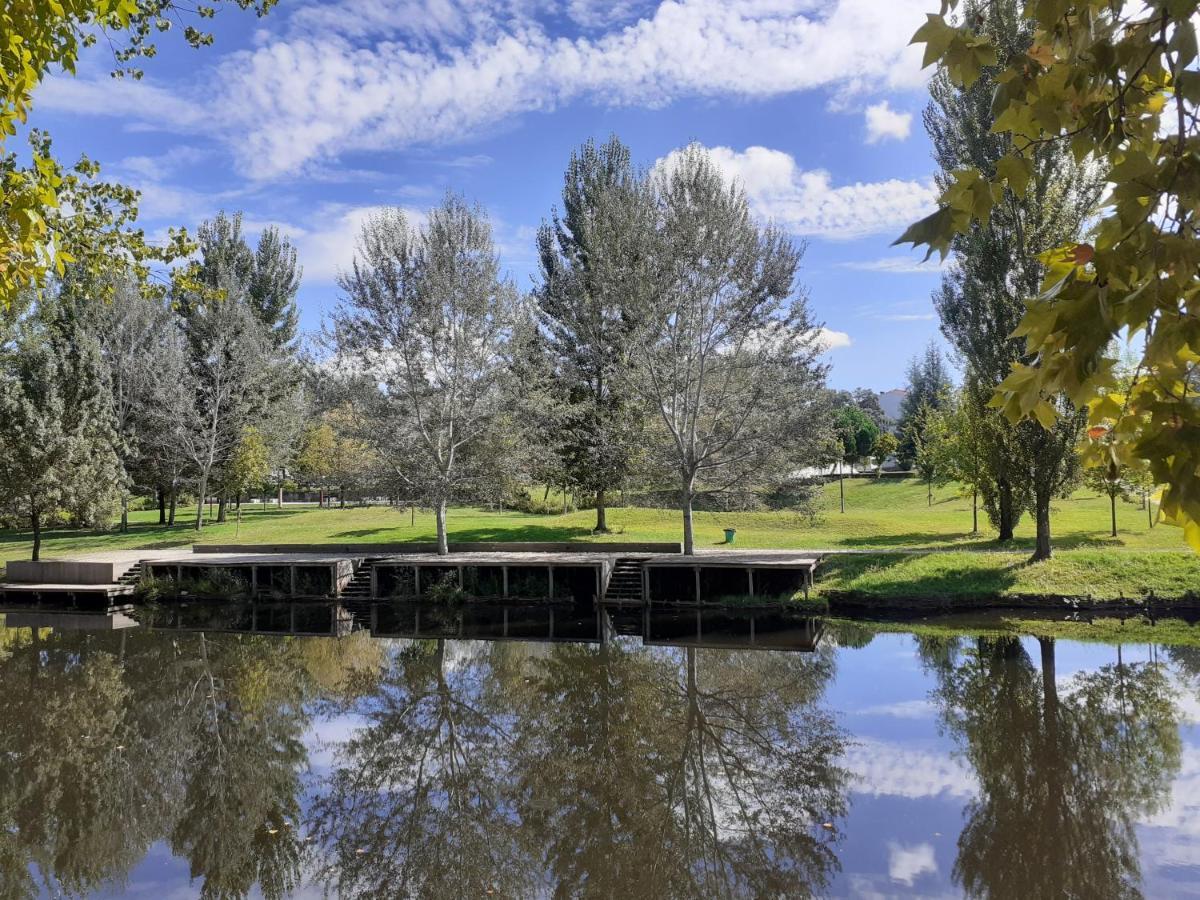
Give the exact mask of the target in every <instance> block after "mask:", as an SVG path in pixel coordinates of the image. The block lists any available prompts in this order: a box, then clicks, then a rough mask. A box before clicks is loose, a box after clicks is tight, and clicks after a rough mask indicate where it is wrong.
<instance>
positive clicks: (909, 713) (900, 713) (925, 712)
mask: <svg viewBox="0 0 1200 900" xmlns="http://www.w3.org/2000/svg"><path fill="white" fill-rule="evenodd" d="M935 713H936V709H935V708H934V705H933V704H932V703H930V702H929V701H928V700H903V701H900V702H898V703H881V704H878V705H876V706H868V707H865V708H863V709H860V710H858V714H859V715H863V716H889V717H891V718H894V719H932V718H933V717H934V715H935Z"/></svg>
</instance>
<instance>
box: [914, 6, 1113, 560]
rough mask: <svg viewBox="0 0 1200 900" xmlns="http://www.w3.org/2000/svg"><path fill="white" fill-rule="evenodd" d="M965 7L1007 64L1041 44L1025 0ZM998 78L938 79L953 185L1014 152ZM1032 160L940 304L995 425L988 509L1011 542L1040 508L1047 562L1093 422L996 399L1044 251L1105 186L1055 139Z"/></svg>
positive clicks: (1019, 349) (964, 255) (1021, 354)
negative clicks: (1058, 501)
mask: <svg viewBox="0 0 1200 900" xmlns="http://www.w3.org/2000/svg"><path fill="white" fill-rule="evenodd" d="M962 12H963V15H965V16H968V17H971V18H972V19H973V20H974V21H976V22H977V23H978V26H979V28H980V29H982V30H983V31H984V32H986V33H987V34H988V35H989V37H990V38H991V40H992V44H993V46H994V47H995V48H996V51H997V54H998V59H997V64H998V65H999V66H1003V65H1005V64H1006V63H1007V61H1008V60H1009V59H1010V58H1013V57H1014V56H1018V55H1021V54H1024V53H1025V52H1026V51H1027V50H1028V48H1029V47H1030V45H1031V43H1032V40H1033V31H1032V26H1031V25H1030V23H1029V21H1028V20H1027V19H1025V18H1024V16H1023V14H1022V4H1021V3H1020V0H989V2H983V0H969V2H967V3H965V4H964V6H963V10H962ZM996 72H997V69H996V68H995V67H988V68H985V69H984V70H983V72H982V74H981V76H980V77H979V79H978V80H976V81H975V82H974V83H972V84H971V85H970V86H968V87H964V86H962V85H957V84H955V83H953V82H952V81H951V79H950V77H949V75H948V73H947V71H946V70H945V69H941V70H939V72H938V73H937V74H936V75H935V76H934V78H933V80H932V82H931V85H930V93H931V95H932V102H931V103H930V105H929V107H928V108H927V109H926V112H925V117H924V118H925V127H926V130H927V131H928V132H929V136H930V139H931V141H932V142H933V147H934V158H935V160H936V161H937V163H938V165H939V167H940V168H941V170H942V171H941V174H940V175H939V176H938V180H939V184H940V185H941V186H942V187H943V188H944V187H945V186H946V185H948V184H949V183H950V182H951V181H952V179H953V173H954V172H956V171H958V170H960V169H962V168H964V167H966V166H973V167H976V168H978V169H980V170H981V171H984V172H987V173H989V174H994V173H995V171H996V166H997V165H998V164H999V162H1000V160H1001V159H1003V158H1004V157H1005V156H1006V154H1008V152H1009V151H1010V149H1011V145H1012V138H1011V136H1010V135H1007V134H995V133H993V131H992V126H993V123H994V118H993V115H992V100H993V96H994V94H995V92H996V81H995V75H996ZM1030 161H1031V169H1030V172H1029V178H1028V181H1027V183H1026V184H1025V185H1024V189H1023V190H1022V191H1020V192H1019V193H1018V192H1017V191H1015V190H1013V189H1011V188H1009V189H1006V190H1005V191H1004V197H1003V199H1002V202H1000V203H998V204H997V205H996V207H995V208H994V209H993V210H992V215H991V217H990V218H989V219H988V220H987V222H977V223H975V224H973V225H972V226H971V227H970V228H968V229H966V230H964V231H963V232H962V233H961V234H959V235H958V236H957V237H955V239H954V241H953V244H952V249H953V251H954V262H953V264H952V265H951V266H950V268H949V271H947V273H946V274H945V275H944V276H943V279H942V285H941V288H940V289H939V290H938V291H937V292H935V293H934V298H933V299H934V305H935V307H936V308H937V311H938V315H939V317H940V319H941V324H942V333H943V334H944V335H945V337H946V339H947V341H949V342H950V344H951V346H952V347H953V348H954V350H955V352H956V353H957V354H958V355H959V356H960V357H961V358H962V360H963V362H964V364H965V370H966V379H967V388H966V396H965V397H964V402H965V403H969V404H972V405H973V406H974V408H975V415H976V416H977V417H978V418H980V419H982V420H983V422H982V425H983V427H982V428H981V430H980V436H981V438H982V451H983V456H984V458H985V459H987V461H988V469H989V476H990V477H988V478H986V479H984V480H983V483H982V484H981V486H980V487H981V491H982V494H983V499H984V507H985V509H986V510H987V512H988V516H989V518H990V520H991V521H992V523H993V525H995V526H996V528H997V529H998V531H999V537H1000V540H1002V541H1007V540H1010V539H1011V538H1012V536H1013V530H1014V529H1015V527H1016V525H1017V522H1018V521H1019V519H1020V515H1021V511H1022V509H1025V508H1028V509H1029V510H1030V512H1031V513H1033V515H1034V518H1035V521H1036V523H1037V549H1036V552H1035V558H1039V559H1041V558H1045V557H1047V556H1049V555H1050V549H1051V548H1050V501H1051V500H1052V499H1053V498H1054V497H1055V496H1057V495H1058V494H1060V493H1062V492H1064V491H1066V490H1068V489H1069V488H1070V487H1071V486H1072V485H1073V483H1074V481H1075V476H1076V473H1077V466H1076V459H1075V446H1076V444H1077V443H1078V440H1079V435H1080V431H1081V429H1082V426H1083V417H1082V415H1081V413H1080V412H1079V411H1077V410H1076V409H1075V407H1074V406H1073V405H1072V404H1071V403H1070V402H1069V401H1067V400H1066V399H1065V398H1064V397H1061V396H1060V397H1056V398H1049V399H1048V402H1047V409H1046V410H1045V411H1044V412H1045V414H1044V415H1043V416H1042V419H1043V420H1044V423H1045V425H1046V426H1047V427H1043V426H1042V425H1041V424H1039V423H1038V422H1035V421H1025V422H1021V423H1018V424H1016V425H1011V424H1009V423H1008V422H1007V421H1006V420H1004V419H1003V417H1002V416H1001V415H1000V413H999V412H998V411H995V410H990V409H988V408H987V406H986V404H987V403H988V402H989V401H990V398H991V395H992V392H993V391H995V389H996V388H997V387H998V386H999V385H1000V383H1001V382H1002V381H1003V380H1004V379H1005V378H1007V377H1008V375H1009V374H1010V373H1011V372H1012V370H1013V367H1014V366H1015V365H1018V364H1028V363H1029V362H1031V357H1030V355H1029V353H1028V351H1027V349H1026V346H1025V341H1024V339H1023V338H1020V337H1013V334H1014V332H1015V331H1016V329H1017V326H1018V325H1019V324H1020V322H1021V318H1022V316H1023V315H1024V313H1025V304H1024V301H1025V300H1026V299H1027V298H1029V297H1032V296H1034V295H1035V294H1036V293H1037V290H1038V285H1039V284H1040V282H1041V280H1042V278H1043V276H1044V266H1043V265H1042V263H1041V262H1040V261H1039V260H1038V258H1037V257H1038V254H1040V253H1042V252H1044V251H1046V250H1049V249H1051V248H1052V247H1055V246H1057V245H1058V244H1060V243H1061V242H1063V241H1064V240H1072V239H1075V238H1077V237H1078V236H1079V234H1080V232H1081V231H1082V229H1083V227H1084V223H1085V221H1086V219H1087V217H1088V216H1089V215H1090V214H1091V212H1092V211H1093V210H1094V209H1095V205H1096V201H1097V199H1098V196H1099V191H1100V187H1101V179H1100V178H1099V177H1098V176H1097V170H1096V168H1095V167H1094V166H1092V165H1089V164H1087V163H1077V162H1076V161H1075V159H1074V158H1073V157H1072V156H1071V155H1070V153H1069V152H1068V150H1067V149H1066V148H1064V147H1059V146H1056V145H1053V144H1048V145H1047V146H1045V147H1044V148H1041V149H1039V150H1037V151H1034V152H1032V154H1031V157H1030ZM1055 412H1057V413H1059V415H1058V416H1055V415H1054V413H1055Z"/></svg>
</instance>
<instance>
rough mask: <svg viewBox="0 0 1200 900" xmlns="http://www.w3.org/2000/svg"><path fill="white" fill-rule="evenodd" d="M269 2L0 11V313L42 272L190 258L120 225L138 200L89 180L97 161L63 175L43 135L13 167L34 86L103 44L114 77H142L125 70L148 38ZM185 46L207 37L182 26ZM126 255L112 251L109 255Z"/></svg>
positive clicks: (25, 6) (46, 5)
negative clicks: (26, 160) (11, 142)
mask: <svg viewBox="0 0 1200 900" xmlns="http://www.w3.org/2000/svg"><path fill="white" fill-rule="evenodd" d="M274 2H275V0H211V2H210V3H208V4H203V5H200V6H196V7H194V8H191V9H189V8H187V7H185V6H181V5H179V4H178V3H176V2H175V0H28V2H17V3H5V4H4V5H3V6H0V185H2V189H0V312H3V311H4V310H5V309H8V308H12V307H13V306H15V305H16V304H17V301H18V299H19V298H20V297H21V295H22V293H23V292H25V291H27V290H28V289H29V288H31V287H33V288H36V287H41V286H42V285H43V284H44V283H45V279H46V276H47V273H48V272H51V271H54V270H57V271H58V274H60V275H61V274H62V266H64V265H65V264H67V263H70V262H72V261H78V262H80V263H82V264H84V265H85V266H86V267H88V268H92V267H93V264H96V265H98V264H99V263H102V262H103V261H104V260H105V259H106V257H107V258H110V259H111V258H113V257H128V258H131V259H132V260H133V262H134V264H135V265H139V266H140V265H143V264H144V263H145V262H146V261H149V260H167V261H169V260H173V259H177V258H180V257H182V256H185V255H186V254H187V252H188V248H187V239H186V235H185V234H183V233H182V232H180V233H173V234H172V236H171V239H170V241H169V242H168V245H167V246H166V247H164V248H155V247H153V246H150V245H147V244H146V243H145V241H144V239H143V235H142V234H141V232H140V231H135V230H133V229H129V228H126V227H125V225H126V223H127V222H129V221H132V219H133V218H134V217H136V214H137V210H136V200H137V193H136V192H135V191H131V190H129V189H128V188H123V187H121V186H119V185H106V184H102V183H98V182H96V181H95V177H96V175H97V173H98V171H99V169H98V167H97V166H96V164H95V163H93V162H91V161H90V160H88V159H87V158H86V157H84V158H82V159H81V160H80V161H79V163H77V164H76V166H75V167H74V168H73V169H72V170H70V171H65V170H64V168H63V167H62V166H61V165H60V164H59V163H58V162H57V161H56V160H55V159H54V156H53V155H52V154H51V152H50V139H49V137H48V136H46V135H44V134H41V133H39V132H37V131H36V130H35V131H33V132H31V135H30V140H31V144H32V146H31V151H32V152H31V162H30V164H29V165H28V166H21V165H19V164H18V162H17V157H16V154H15V153H13V152H8V148H7V141H8V138H10V137H11V136H13V135H15V134H16V133H17V126H18V125H19V124H23V123H25V122H27V121H28V118H29V113H30V111H31V106H32V103H33V93H34V90H35V88H36V87H37V86H38V84H39V83H41V81H42V79H43V78H44V77H45V76H46V74H47V73H48V72H51V71H52V70H53V69H55V68H60V69H62V70H63V71H65V72H67V73H70V74H74V72H75V64H76V62H77V61H78V59H79V54H80V51H81V49H82V48H84V47H88V46H91V45H92V44H95V43H96V42H97V38H98V37H104V38H105V40H106V41H107V42H108V44H109V46H110V47H111V48H112V51H113V56H114V61H115V63H116V70H115V71H114V72H113V74H114V76H117V77H124V76H126V75H128V76H130V77H133V78H140V77H141V75H142V73H141V70H140V69H136V68H133V67H132V66H131V65H129V63H130V62H131V61H133V60H136V59H138V58H150V57H153V56H154V55H155V53H156V50H157V47H156V45H155V43H154V40H153V37H154V35H155V34H157V33H159V32H165V31H168V30H170V29H171V27H172V26H173V24H174V23H176V22H181V21H183V16H188V15H195V16H197V17H198V18H199V19H200V20H207V19H211V18H212V17H213V16H214V15H215V14H216V11H217V8H218V6H219V5H221V4H229V3H236V5H237V6H239V7H241V8H242V9H253V10H255V11H256V12H257V13H258V14H259V15H263V14H265V13H266V11H267V10H268V9H269V8H270V7H271V6H273V5H274ZM183 32H184V39H185V40H186V41H187V42H188V44H190V45H191V46H193V47H200V46H204V45H206V44H210V43H211V42H212V35H211V34H210V33H208V32H206V31H204V30H201V29H199V28H196V27H195V26H193V25H187V26H185V27H184V29H183ZM118 248H119V249H120V250H122V251H124V252H112V251H113V250H114V249H118Z"/></svg>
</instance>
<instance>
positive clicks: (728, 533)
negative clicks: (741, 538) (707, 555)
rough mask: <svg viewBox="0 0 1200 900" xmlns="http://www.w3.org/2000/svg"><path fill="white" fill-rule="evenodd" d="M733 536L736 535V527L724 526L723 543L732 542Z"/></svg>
mask: <svg viewBox="0 0 1200 900" xmlns="http://www.w3.org/2000/svg"><path fill="white" fill-rule="evenodd" d="M735 537H737V529H736V528H726V529H725V543H727V544H732V543H733V539H734V538H735Z"/></svg>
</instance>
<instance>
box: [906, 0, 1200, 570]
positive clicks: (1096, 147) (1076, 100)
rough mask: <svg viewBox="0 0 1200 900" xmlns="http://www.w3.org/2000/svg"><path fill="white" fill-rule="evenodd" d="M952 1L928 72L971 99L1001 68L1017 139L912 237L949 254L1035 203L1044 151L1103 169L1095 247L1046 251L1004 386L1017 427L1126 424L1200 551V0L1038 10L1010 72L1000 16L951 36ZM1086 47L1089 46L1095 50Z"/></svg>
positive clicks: (938, 20) (997, 127)
mask: <svg viewBox="0 0 1200 900" xmlns="http://www.w3.org/2000/svg"><path fill="white" fill-rule="evenodd" d="M957 5H958V4H957V3H956V2H948V3H944V4H943V5H942V9H941V12H940V14H933V15H931V16H930V17H929V19H928V21H927V22H926V24H925V25H924V26H922V28H921V29H920V30H919V31H918V32H917V34H916V35H915V37H914V40H915V41H917V42H920V43H924V44H925V47H926V50H925V63H926V64H927V65H928V64H930V63H934V62H944V63H945V64H946V67H947V71H948V72H949V73H950V76H951V78H952V79H953V80H954V82H955V83H957V84H961V85H964V86H967V87H969V86H970V85H971V84H973V83H974V82H975V81H976V80H977V79H978V77H979V75H980V72H981V70H982V69H983V68H984V67H986V66H992V65H996V64H999V71H998V72H997V74H996V76H995V82H996V84H997V90H996V92H995V97H994V102H993V106H992V109H993V110H994V113H995V122H994V125H993V126H992V128H993V130H994V131H995V132H996V133H997V134H998V135H1001V136H1004V137H1006V138H1007V139H1009V140H1011V150H1010V151H1009V152H1008V153H1006V154H1005V156H1004V157H1003V158H1002V159H1001V160H1000V161H999V162H998V163H997V164H996V166H995V167H994V168H990V169H985V168H982V167H980V166H977V165H968V166H965V167H963V168H962V169H960V170H959V171H958V172H956V173H955V174H954V176H953V178H952V179H951V180H950V181H948V182H947V183H946V184H945V185H944V186H943V188H944V189H943V192H942V196H941V199H940V204H939V209H938V210H937V211H936V212H935V213H934V214H933V215H931V216H929V217H928V218H926V219H924V220H923V221H921V222H918V223H916V224H914V225H913V226H912V227H910V228H909V230H908V231H907V232H906V233H905V235H903V236H902V238H901V240H904V241H911V242H912V243H914V244H924V245H927V246H928V247H929V248H930V252H933V251H934V250H937V251H939V252H940V253H942V254H943V255H944V254H945V253H946V252H947V251H948V250H949V249H951V247H952V242H953V240H954V236H955V235H956V234H960V233H962V232H964V231H966V230H968V229H969V228H971V227H972V223H973V222H977V221H983V222H986V221H987V220H988V218H989V216H991V215H993V214H994V212H995V209H996V208H998V207H1002V206H1003V205H1004V204H1005V203H1007V202H1008V201H1007V198H1008V196H1009V195H1010V194H1013V193H1015V194H1020V193H1023V192H1024V191H1025V190H1026V186H1027V184H1028V181H1029V179H1030V175H1031V172H1032V171H1033V169H1034V167H1035V165H1036V161H1037V154H1038V153H1039V152H1042V151H1043V149H1044V148H1046V147H1049V146H1055V147H1058V148H1061V152H1067V151H1069V152H1070V153H1072V154H1073V155H1074V156H1075V158H1076V159H1082V158H1085V157H1088V156H1091V157H1092V158H1093V159H1096V160H1098V161H1099V162H1100V163H1101V164H1102V167H1103V168H1104V169H1106V170H1107V174H1106V180H1107V181H1108V182H1109V183H1110V185H1111V188H1112V190H1111V193H1110V199H1109V200H1108V202H1107V203H1106V205H1105V207H1104V209H1103V212H1102V214H1101V216H1100V218H1099V220H1098V221H1097V222H1096V223H1095V227H1094V229H1093V232H1092V233H1093V234H1094V238H1093V243H1080V242H1079V239H1078V237H1077V236H1075V235H1068V236H1065V238H1064V242H1063V243H1061V244H1059V245H1058V246H1057V247H1055V248H1053V249H1052V250H1050V251H1049V252H1046V253H1044V254H1042V257H1041V260H1040V262H1042V263H1043V264H1044V265H1045V272H1044V275H1045V277H1044V279H1043V280H1042V283H1041V284H1040V285H1038V286H1037V290H1036V292H1034V293H1031V294H1030V295H1029V296H1030V302H1029V304H1028V307H1027V309H1026V311H1025V314H1024V316H1023V318H1022V322H1021V326H1020V331H1019V336H1020V337H1024V338H1026V339H1027V344H1028V348H1027V349H1028V358H1029V362H1028V364H1022V365H1020V366H1017V367H1015V368H1014V370H1013V372H1012V374H1011V375H1009V377H1008V378H1007V379H1005V381H1004V382H1003V383H1002V384H1001V385H1000V387H999V389H998V394H997V396H998V402H1001V403H1002V404H1003V406H1004V410H1005V413H1006V415H1008V416H1009V417H1010V418H1011V419H1012V420H1014V421H1015V420H1018V419H1022V418H1035V417H1036V418H1039V419H1049V418H1051V417H1052V416H1053V414H1054V408H1053V406H1052V405H1050V406H1047V405H1046V404H1048V403H1049V404H1052V402H1053V401H1052V398H1053V397H1055V396H1056V395H1058V394H1060V393H1064V394H1066V395H1067V396H1068V398H1069V399H1070V400H1071V402H1072V403H1073V404H1074V406H1075V407H1083V406H1085V405H1086V406H1088V407H1089V411H1090V413H1091V415H1092V419H1093V421H1092V424H1093V425H1097V424H1099V423H1101V422H1103V421H1104V420H1105V419H1114V420H1116V422H1117V424H1116V427H1114V428H1112V429H1111V431H1110V433H1109V436H1108V438H1107V440H1108V441H1109V442H1111V443H1112V444H1113V445H1114V448H1115V452H1116V453H1117V455H1118V456H1119V457H1120V458H1121V460H1122V461H1123V462H1126V463H1130V464H1132V463H1134V462H1135V461H1136V460H1147V461H1149V463H1150V466H1151V469H1152V471H1153V474H1154V478H1155V480H1156V481H1158V482H1160V483H1164V484H1166V485H1167V489H1166V491H1165V492H1164V494H1163V501H1162V509H1163V513H1164V515H1165V516H1166V517H1167V518H1168V519H1170V520H1171V521H1173V522H1176V523H1177V524H1179V525H1181V526H1183V527H1184V529H1185V534H1186V536H1187V539H1188V540H1189V541H1190V542H1191V544H1192V545H1193V546H1195V547H1197V548H1200V405H1198V404H1197V403H1196V402H1195V396H1196V390H1195V386H1196V383H1197V375H1198V367H1200V364H1198V363H1197V361H1196V353H1195V340H1194V337H1193V335H1192V331H1193V329H1192V327H1191V322H1192V321H1193V319H1194V317H1195V315H1196V296H1195V291H1194V282H1195V278H1196V273H1197V265H1196V260H1195V259H1194V258H1193V255H1192V250H1191V248H1192V247H1193V245H1194V242H1195V237H1196V234H1197V220H1196V209H1197V202H1196V199H1197V194H1196V186H1195V183H1194V180H1193V179H1191V178H1189V177H1187V175H1186V174H1185V173H1186V172H1187V171H1189V168H1190V166H1191V162H1190V160H1191V156H1190V154H1191V153H1192V152H1193V147H1194V144H1195V141H1196V138H1197V136H1198V135H1200V119H1198V118H1197V117H1196V116H1195V115H1194V106H1195V104H1196V102H1197V100H1198V99H1200V94H1198V93H1197V89H1196V84H1197V80H1196V76H1195V68H1196V62H1197V41H1196V26H1195V16H1196V13H1197V9H1198V4H1197V2H1196V0H1184V2H1179V3H1149V4H1145V3H1133V2H1112V3H1085V2H1081V0H1072V2H1062V3H1027V4H1025V7H1024V12H1025V13H1026V15H1027V17H1028V21H1029V23H1030V25H1031V26H1032V28H1033V31H1034V34H1033V40H1032V44H1031V45H1030V47H1029V50H1028V51H1027V52H1023V53H1019V54H1013V55H1011V56H1008V57H1007V58H1004V59H1001V53H1000V50H999V49H998V48H997V47H996V42H995V40H994V39H993V38H992V37H991V36H990V35H989V34H988V33H987V32H986V30H984V31H983V33H980V31H981V26H986V24H987V19H986V17H975V16H964V17H962V19H961V24H957V25H954V24H951V23H949V22H948V21H947V20H946V17H947V15H949V14H950V12H951V11H952V10H953V8H954V7H956V6H957ZM1081 36H1086V37H1085V38H1081ZM1143 329H1144V330H1145V331H1146V332H1147V333H1148V335H1149V339H1148V341H1147V344H1146V347H1145V350H1144V352H1143V354H1142V358H1141V365H1140V366H1139V367H1138V376H1137V380H1136V383H1135V385H1134V387H1133V389H1132V390H1131V391H1129V392H1128V394H1127V395H1126V396H1125V397H1123V398H1122V400H1123V402H1119V403H1115V404H1111V403H1109V402H1108V400H1107V399H1106V398H1109V397H1111V396H1112V394H1111V393H1110V392H1111V390H1112V388H1114V387H1115V377H1114V370H1115V368H1116V360H1114V359H1113V358H1112V357H1111V356H1109V355H1108V354H1107V353H1106V346H1107V345H1108V344H1109V342H1110V339H1112V338H1114V337H1117V336H1119V335H1122V334H1124V333H1126V332H1130V333H1137V332H1139V331H1142V330H1143Z"/></svg>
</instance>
